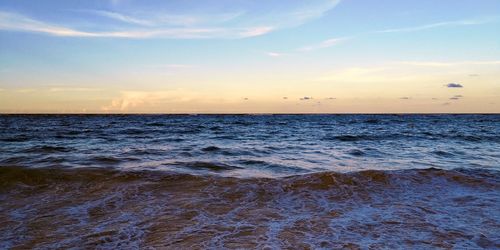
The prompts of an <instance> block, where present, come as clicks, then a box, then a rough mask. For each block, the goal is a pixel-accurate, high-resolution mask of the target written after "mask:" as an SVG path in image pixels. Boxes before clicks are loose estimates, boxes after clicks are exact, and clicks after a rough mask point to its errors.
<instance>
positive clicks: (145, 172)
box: [0, 115, 500, 249]
mask: <svg viewBox="0 0 500 250" xmlns="http://www.w3.org/2000/svg"><path fill="white" fill-rule="evenodd" d="M0 126H1V127H2V128H3V129H2V130H0V149H1V154H0V166H1V167H0V185H1V186H0V204H1V205H0V248H2V249H3V248H11V247H17V248H36V247H38V248H56V247H59V248H71V247H76V248H133V247H141V248H145V247H153V248H176V249H178V248H214V249H220V248H266V247H269V248H286V247H289V248H324V249H331V248H357V247H361V248H375V249H377V248H424V249H426V248H492V249H494V248H500V236H499V235H500V234H499V233H498V232H500V209H499V207H500V192H499V191H500V189H499V188H500V178H499V177H500V172H499V170H500V163H499V162H500V161H499V160H500V153H499V152H500V133H499V132H500V116H499V115H302V116H301V115H272V116H271V115H242V116H229V115H220V116H219V115H217V116H216V115H197V116H192V115H190V116H177V115H169V116H157V115H151V116H145V115H134V116H63V115H61V116H0Z"/></svg>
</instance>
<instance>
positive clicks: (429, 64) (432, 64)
mask: <svg viewBox="0 0 500 250" xmlns="http://www.w3.org/2000/svg"><path fill="white" fill-rule="evenodd" d="M395 64H404V65H411V66H422V67H453V66H467V65H500V61H459V62H440V61H400V62H395Z"/></svg>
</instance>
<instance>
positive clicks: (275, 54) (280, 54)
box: [266, 52, 288, 57]
mask: <svg viewBox="0 0 500 250" xmlns="http://www.w3.org/2000/svg"><path fill="white" fill-rule="evenodd" d="M266 55H268V56H270V57H283V56H287V55H288V54H285V53H279V52H266Z"/></svg>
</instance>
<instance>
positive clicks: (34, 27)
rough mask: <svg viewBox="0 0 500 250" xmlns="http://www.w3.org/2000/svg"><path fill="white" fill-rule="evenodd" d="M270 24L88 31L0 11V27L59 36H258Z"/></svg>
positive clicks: (269, 30) (263, 32)
mask: <svg viewBox="0 0 500 250" xmlns="http://www.w3.org/2000/svg"><path fill="white" fill-rule="evenodd" d="M272 29H273V28H272V27H248V28H166V29H137V30H126V31H109V32H90V31H81V30H76V29H71V28H67V27H63V26H58V25H52V24H49V23H45V22H41V21H37V20H34V19H31V18H28V17H25V16H22V15H19V14H13V13H8V12H0V30H11V31H24V32H35V33H43V34H47V35H51V36H61V37H103V38H136V39H141V38H142V39H144V38H185V39H189V38H191V39H193V38H205V39H206V38H245V37H253V36H260V35H264V34H266V33H269V32H271V31H272Z"/></svg>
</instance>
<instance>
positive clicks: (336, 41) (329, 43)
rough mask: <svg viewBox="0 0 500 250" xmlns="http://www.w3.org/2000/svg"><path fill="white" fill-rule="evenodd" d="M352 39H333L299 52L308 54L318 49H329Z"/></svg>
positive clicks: (304, 48)
mask: <svg viewBox="0 0 500 250" xmlns="http://www.w3.org/2000/svg"><path fill="white" fill-rule="evenodd" d="M349 39H351V38H350V37H340V38H331V39H328V40H325V41H322V42H320V43H318V44H313V45H309V46H306V47H303V48H300V49H298V50H299V51H303V52H308V51H313V50H318V49H324V48H329V47H332V46H335V45H339V44H341V43H343V42H345V41H347V40H349Z"/></svg>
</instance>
